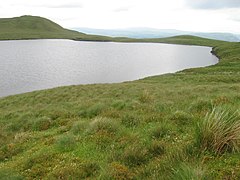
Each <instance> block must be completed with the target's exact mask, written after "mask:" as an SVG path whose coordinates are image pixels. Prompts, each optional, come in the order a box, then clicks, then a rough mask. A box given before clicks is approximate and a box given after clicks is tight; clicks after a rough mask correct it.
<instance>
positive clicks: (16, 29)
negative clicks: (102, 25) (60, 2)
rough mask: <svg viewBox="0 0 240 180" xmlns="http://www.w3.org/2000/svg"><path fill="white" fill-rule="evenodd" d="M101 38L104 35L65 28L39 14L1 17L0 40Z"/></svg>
mask: <svg viewBox="0 0 240 180" xmlns="http://www.w3.org/2000/svg"><path fill="white" fill-rule="evenodd" d="M58 38H59V39H74V38H79V39H86V40H88V39H92V38H96V39H101V38H102V36H94V35H86V34H84V33H79V32H77V31H72V30H68V29H64V28H63V27H61V26H60V25H58V24H56V23H54V22H52V21H50V20H48V19H45V18H42V17H37V16H21V17H15V18H0V40H14V39H58Z"/></svg>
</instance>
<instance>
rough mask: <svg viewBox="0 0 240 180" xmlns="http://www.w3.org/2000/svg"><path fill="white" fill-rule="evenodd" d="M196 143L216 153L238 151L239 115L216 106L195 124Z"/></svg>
mask: <svg viewBox="0 0 240 180" xmlns="http://www.w3.org/2000/svg"><path fill="white" fill-rule="evenodd" d="M195 141H196V145H197V147H198V148H200V149H201V150H202V151H205V150H208V151H212V152H214V153H216V154H222V153H224V152H226V151H228V152H239V151H240V117H239V116H238V113H237V112H235V113H230V112H228V111H224V110H221V109H218V108H214V109H213V110H212V112H210V113H207V114H206V116H205V118H204V119H203V120H202V121H200V122H199V123H198V124H197V128H196V137H195Z"/></svg>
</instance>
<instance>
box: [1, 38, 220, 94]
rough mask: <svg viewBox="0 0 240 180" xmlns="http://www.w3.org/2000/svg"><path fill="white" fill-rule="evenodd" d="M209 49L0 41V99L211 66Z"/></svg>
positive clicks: (128, 44) (213, 57)
mask: <svg viewBox="0 0 240 180" xmlns="http://www.w3.org/2000/svg"><path fill="white" fill-rule="evenodd" d="M210 51H211V48H210V47H200V46H185V45H169V44H157V43H113V42H80V41H71V40H21V41H0V96H7V95H12V94H18V93H23V92H29V91H33V90H40V89H47V88H52V87H58V86H65V85H75V84H93V83H116V82H123V81H131V80H136V79H140V78H144V77H147V76H152V75H159V74H164V73H172V72H176V71H179V70H183V69H187V68H193V67H202V66H209V65H213V64H216V63H217V62H218V59H217V58H216V57H215V56H213V55H212V54H211V53H210Z"/></svg>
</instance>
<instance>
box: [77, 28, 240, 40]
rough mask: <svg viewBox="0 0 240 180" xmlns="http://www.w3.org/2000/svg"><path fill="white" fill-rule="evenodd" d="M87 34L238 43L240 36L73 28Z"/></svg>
mask: <svg viewBox="0 0 240 180" xmlns="http://www.w3.org/2000/svg"><path fill="white" fill-rule="evenodd" d="M73 29H75V30H77V31H81V32H84V33H87V34H97V35H103V36H111V37H129V38H165V37H171V36H179V35H193V36H199V37H203V38H209V39H216V40H223V41H230V42H238V41H240V35H238V34H231V33H203V32H190V31H179V30H174V29H153V28H128V29H91V28H73Z"/></svg>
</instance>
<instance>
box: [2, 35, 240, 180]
mask: <svg viewBox="0 0 240 180" xmlns="http://www.w3.org/2000/svg"><path fill="white" fill-rule="evenodd" d="M114 40H115V41H123V40H124V39H122V38H120V39H119V38H116V39H114ZM125 41H129V39H125ZM138 41H140V40H138ZM144 41H146V42H165V43H177V44H195V45H203V46H204V45H205V46H213V47H214V49H213V50H214V53H216V54H217V56H218V57H219V58H220V62H219V63H218V64H217V65H214V66H210V67H205V68H195V69H188V70H184V71H181V72H178V73H174V74H166V75H162V76H154V77H148V78H145V79H142V80H138V81H133V82H126V83H118V84H95V85H79V86H69V87H60V88H55V89H49V90H43V91H35V92H31V93H26V94H21V95H15V96H9V97H5V98H1V99H0V177H1V178H2V179H84V178H85V179H104V180H105V179H176V180H185V179H240V166H239V159H240V142H239V137H240V134H239V129H240V122H239V120H240V117H239V116H240V115H239V113H236V110H238V109H239V108H240V95H239V92H240V76H239V72H240V44H239V43H230V42H223V41H213V40H208V39H203V38H198V37H192V36H178V37H173V38H165V39H145V40H144Z"/></svg>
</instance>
